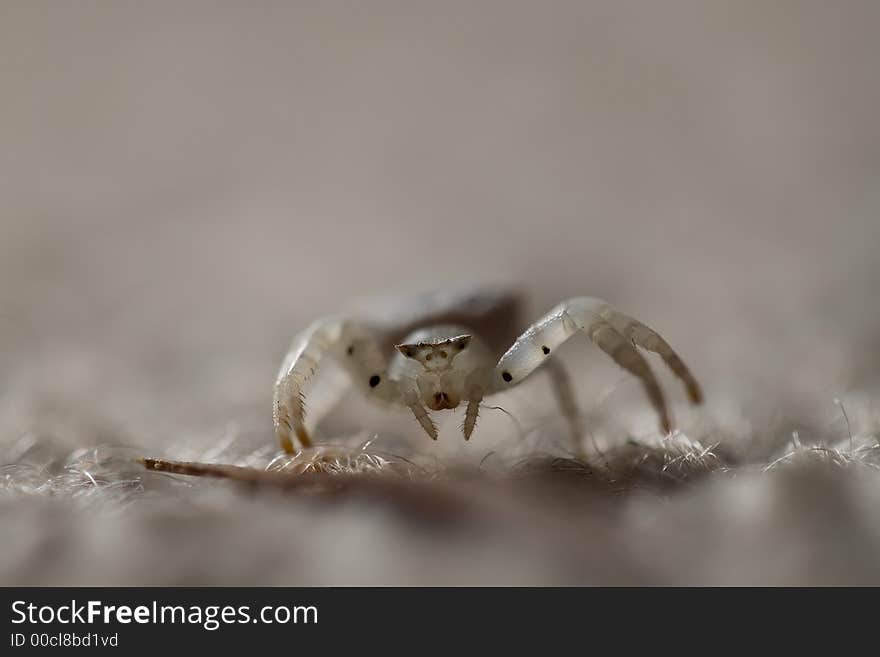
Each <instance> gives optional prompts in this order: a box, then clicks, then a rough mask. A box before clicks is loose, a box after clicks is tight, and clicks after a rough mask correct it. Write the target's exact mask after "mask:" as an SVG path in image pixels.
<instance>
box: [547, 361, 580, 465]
mask: <svg viewBox="0 0 880 657" xmlns="http://www.w3.org/2000/svg"><path fill="white" fill-rule="evenodd" d="M544 367H545V368H546V370H547V374H549V375H550V384H551V385H552V386H553V395H554V396H555V397H556V401H557V402H558V404H559V409H560V410H561V411H562V414H563V415H564V416H565V420H566V422H567V423H568V428H569V431H570V433H571V441H572V446H573V447H574V450H575V452H576V453H578V454H580V453H581V452H582V449H581V438H582V437H583V434H584V423H583V416H582V415H581V411H580V408H578V404H577V400H576V399H575V396H574V389H573V388H572V385H571V377H570V376H569V375H568V372H567V371H566V370H565V367H564V366H563V365H562V363H561V362H559V359H558V358H556V357H553V358H548V359H547V361H546V363H545V365H544Z"/></svg>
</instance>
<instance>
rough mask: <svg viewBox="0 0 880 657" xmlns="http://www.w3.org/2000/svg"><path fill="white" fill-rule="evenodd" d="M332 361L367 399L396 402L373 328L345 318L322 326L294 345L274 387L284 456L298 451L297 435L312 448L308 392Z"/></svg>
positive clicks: (317, 324)
mask: <svg viewBox="0 0 880 657" xmlns="http://www.w3.org/2000/svg"><path fill="white" fill-rule="evenodd" d="M328 356H329V357H332V358H334V359H335V360H336V361H337V362H339V363H340V364H341V365H342V366H343V367H344V368H345V370H346V371H347V372H348V374H349V376H350V378H351V379H352V381H353V382H354V383H355V385H356V386H357V387H358V388H360V389H361V390H362V391H363V392H365V393H366V394H367V396H368V397H370V398H374V399H382V400H385V401H396V400H397V398H398V392H397V386H396V385H395V384H394V382H393V381H391V380H389V378H388V376H387V370H388V364H387V361H386V358H385V356H384V354H383V353H382V351H381V349H380V347H379V343H378V341H377V339H376V337H375V336H374V334H373V332H372V330H371V329H370V328H369V327H367V326H364V325H363V324H361V323H359V322H356V321H354V320H350V319H346V318H338V317H330V318H325V319H321V320H318V321H317V322H315V323H314V324H312V325H311V326H310V327H308V328H307V329H306V330H305V331H303V332H302V333H300V334H298V335H297V336H296V337H295V338H294V339H293V343H292V344H291V347H290V350H289V351H288V352H287V355H286V356H285V358H284V362H283V363H282V365H281V369H280V370H279V372H278V377H277V378H276V381H275V394H274V404H273V407H274V408H273V416H274V420H275V433H276V436H277V438H278V441H279V444H280V445H281V447H282V449H284V451H285V452H288V453H292V452H293V451H294V445H293V441H292V436H293V435H295V436H296V438H297V440H298V441H299V443H300V445H301V446H302V447H308V446H310V445H311V444H312V441H311V437H310V436H309V432H308V430H307V429H306V427H305V412H306V410H305V386H306V383H307V382H308V381H309V379H311V377H312V376H313V375H314V374H315V372H316V371H317V369H318V367H319V366H320V364H321V362H322V361H323V360H324V358H326V357H328Z"/></svg>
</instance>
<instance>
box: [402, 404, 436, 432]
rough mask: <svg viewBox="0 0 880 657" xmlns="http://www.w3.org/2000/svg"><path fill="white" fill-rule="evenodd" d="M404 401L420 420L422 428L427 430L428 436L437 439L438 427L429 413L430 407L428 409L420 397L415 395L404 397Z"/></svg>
mask: <svg viewBox="0 0 880 657" xmlns="http://www.w3.org/2000/svg"><path fill="white" fill-rule="evenodd" d="M403 403H404V404H406V405H407V407H408V408H409V410H411V411H412V414H413V415H414V416H415V418H416V420H418V421H419V424H421V425H422V429H424V430H425V433H426V434H428V437H429V438H431V440H437V427H436V426H435V425H434V421H433V420H432V419H431V416H430V415H428V409H426V408H425V407H424V405H423V404H422V402H420V401H419V398H418V397H415V396H412V397H407V398H406V399H404V401H403Z"/></svg>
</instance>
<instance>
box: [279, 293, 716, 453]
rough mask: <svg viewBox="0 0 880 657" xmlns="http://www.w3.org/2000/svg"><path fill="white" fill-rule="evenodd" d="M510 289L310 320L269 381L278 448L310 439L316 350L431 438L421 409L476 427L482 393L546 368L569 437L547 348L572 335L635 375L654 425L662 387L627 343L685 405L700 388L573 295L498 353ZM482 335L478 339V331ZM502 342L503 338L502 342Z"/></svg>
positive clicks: (564, 381)
mask: <svg viewBox="0 0 880 657" xmlns="http://www.w3.org/2000/svg"><path fill="white" fill-rule="evenodd" d="M517 310H518V303H517V297H516V296H515V295H513V294H512V293H510V292H507V291H498V290H481V291H470V292H467V293H466V294H461V295H455V294H447V295H445V296H444V295H439V296H437V295H433V296H428V297H425V298H423V299H421V300H418V301H416V302H415V303H413V304H412V306H411V307H410V311H409V312H408V313H404V314H403V316H402V317H397V318H395V319H389V318H388V317H387V316H384V317H382V318H381V319H374V320H372V321H371V320H369V319H355V318H353V317H349V316H343V317H329V318H325V319H320V320H318V321H316V322H314V323H313V324H312V325H311V326H310V327H309V328H307V329H306V330H305V331H303V332H302V333H300V334H299V335H298V336H297V337H296V338H295V339H294V341H293V345H292V346H291V348H290V351H288V353H287V357H286V358H285V360H284V363H283V364H282V366H281V370H280V371H279V373H278V378H277V380H276V382H275V405H274V416H275V430H276V433H277V435H278V439H279V441H280V443H281V446H282V447H283V448H284V449H285V450H286V451H288V452H291V451H293V450H294V446H293V440H292V435H291V434H295V435H296V437H297V438H298V440H299V442H300V444H301V445H303V446H308V445H310V444H311V439H310V437H309V433H308V431H307V430H306V428H305V423H304V419H305V407H304V403H303V401H304V385H305V383H306V381H307V380H308V379H309V377H310V376H311V375H312V374H313V373H314V372H315V370H316V369H317V367H318V366H319V363H320V362H321V360H322V359H323V358H324V357H325V356H331V357H334V358H335V359H336V360H337V361H338V362H339V363H340V364H342V366H343V367H344V368H345V369H346V370H347V371H348V373H349V375H350V376H351V378H352V379H353V381H354V383H355V385H357V386H358V387H359V388H360V389H361V390H362V391H363V392H364V393H365V394H366V395H367V396H368V397H369V398H372V399H377V400H383V401H386V402H396V403H400V404H403V405H405V406H407V407H408V408H409V409H410V410H411V411H412V413H413V415H414V416H415V418H416V420H418V422H419V424H420V425H421V426H422V428H423V429H424V430H425V432H426V433H427V434H428V435H429V436H430V437H431V438H433V439H434V440H436V439H437V428H436V426H435V425H434V422H433V421H432V420H431V417H430V415H429V414H428V410H431V411H443V410H449V409H454V408H457V407H458V406H459V405H461V404H462V403H466V404H467V410H466V412H465V420H464V424H463V426H462V431H463V433H464V437H465V440H467V439H468V438H470V436H471V433H472V432H473V430H474V427H475V426H476V420H477V416H478V414H479V410H480V404H481V402H482V400H483V398H484V397H485V396H487V395H491V394H494V393H496V392H500V391H502V390H506V389H507V388H510V387H513V386H515V385H518V384H519V383H521V382H522V381H523V380H524V379H525V378H526V377H528V376H529V375H530V374H531V373H532V372H534V371H536V370H538V369H544V370H546V371H547V372H548V373H549V374H550V377H551V382H552V384H553V389H554V392H555V393H556V396H557V398H558V399H559V402H560V406H561V408H562V410H563V413H564V414H565V416H566V417H567V418H568V420H569V424H570V426H571V430H572V435H573V438H574V440H575V441H576V444H579V442H580V423H579V421H578V419H579V415H580V413H579V411H578V408H577V405H576V403H575V400H574V395H573V393H572V390H571V384H570V382H569V379H568V375H567V374H566V372H565V370H564V369H563V368H562V366H561V364H560V363H559V362H558V360H557V359H556V358H555V356H554V352H555V350H556V349H557V347H559V346H560V345H561V344H562V343H564V342H565V341H566V340H568V338H570V337H571V336H572V335H575V334H576V333H584V334H586V335H587V336H588V337H589V338H590V340H592V342H593V343H594V344H596V345H597V346H598V347H599V348H600V349H602V350H603V351H604V352H605V353H607V354H608V355H609V356H611V358H613V359H614V361H615V362H616V363H617V364H618V365H620V366H621V367H623V368H624V369H626V370H627V371H629V372H630V373H632V374H633V375H635V376H636V377H638V378H639V379H640V380H641V382H642V385H643V387H644V389H645V392H646V393H647V395H648V398H649V399H650V400H651V403H652V404H653V406H654V408H655V410H656V411H657V414H658V416H659V418H660V428H661V430H662V431H663V432H664V433H668V432H669V431H670V430H671V427H672V424H671V420H670V418H669V412H668V410H667V407H666V401H665V399H664V396H663V392H662V390H661V389H660V386H659V384H658V383H657V380H656V378H655V377H654V374H653V372H652V371H651V368H650V367H649V366H648V363H647V361H646V360H645V358H644V357H643V356H642V354H641V353H640V352H639V350H638V348H637V347H640V348H642V349H646V350H648V351H653V352H655V353H657V354H659V355H660V357H661V358H662V359H663V360H664V362H665V363H666V364H667V365H668V366H669V368H670V369H671V370H672V371H673V373H674V374H675V375H676V376H678V377H679V378H680V379H681V380H682V382H683V383H684V385H685V389H686V390H687V393H688V396H689V398H690V400H691V401H692V402H693V403H700V402H701V401H702V392H701V390H700V386H699V384H698V383H697V381H696V379H695V378H694V376H693V375H692V374H691V372H690V370H689V369H688V368H687V366H686V365H685V364H684V362H683V361H682V360H681V358H680V357H679V356H678V354H676V353H675V351H673V349H672V347H670V346H669V344H668V343H667V342H666V341H665V340H664V339H663V338H662V337H660V335H659V334H658V333H656V332H655V331H653V330H652V329H650V328H648V327H647V326H645V325H644V324H642V323H641V322H639V321H638V320H636V319H633V318H632V317H629V316H627V315H624V314H623V313H621V312H619V311H617V310H616V309H614V308H613V307H612V306H610V305H609V304H607V303H606V302H604V301H601V300H600V299H595V298H591V297H578V298H574V299H569V300H568V301H564V302H563V303H561V304H559V305H558V306H556V307H555V308H553V309H552V310H551V311H550V312H548V313H547V314H546V315H544V316H543V317H541V318H540V319H539V320H538V321H536V322H535V323H533V324H532V325H531V326H529V327H528V328H527V329H526V330H525V331H524V332H523V333H522V334H521V335H520V336H519V337H518V338H516V339H515V340H514V341H513V344H512V345H511V346H510V348H508V349H507V350H506V351H504V352H503V353H500V352H501V350H502V349H503V348H504V346H502V345H505V341H506V340H509V339H510V338H509V337H507V335H508V334H509V332H510V331H509V327H510V326H513V325H515V324H514V323H515V321H516V314H517ZM478 329H482V331H483V334H484V335H486V336H487V339H486V340H483V339H482V338H481V337H479V335H480V331H479V330H478ZM507 344H509V342H507Z"/></svg>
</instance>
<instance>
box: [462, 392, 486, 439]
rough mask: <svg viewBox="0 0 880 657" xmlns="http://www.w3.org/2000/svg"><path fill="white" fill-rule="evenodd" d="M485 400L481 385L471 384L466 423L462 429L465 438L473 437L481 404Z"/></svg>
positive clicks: (465, 416) (465, 415)
mask: <svg viewBox="0 0 880 657" xmlns="http://www.w3.org/2000/svg"><path fill="white" fill-rule="evenodd" d="M482 402H483V389H482V388H481V387H480V386H476V385H474V386H471V388H470V390H469V391H468V395H467V410H466V411H465V414H464V424H462V426H461V431H462V433H463V434H464V439H465V440H470V439H471V434H472V433H473V432H474V427H476V426H477V416H478V415H479V414H480V404H481V403H482Z"/></svg>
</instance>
